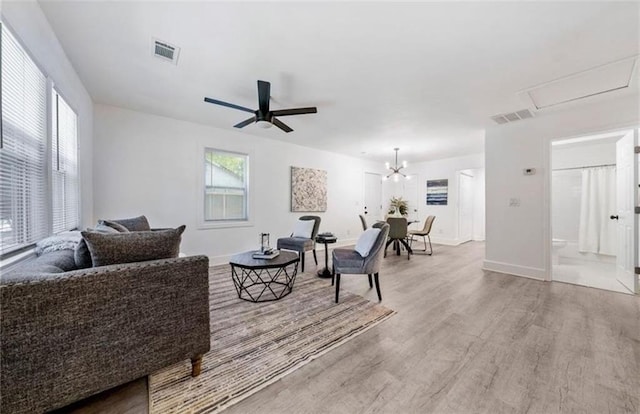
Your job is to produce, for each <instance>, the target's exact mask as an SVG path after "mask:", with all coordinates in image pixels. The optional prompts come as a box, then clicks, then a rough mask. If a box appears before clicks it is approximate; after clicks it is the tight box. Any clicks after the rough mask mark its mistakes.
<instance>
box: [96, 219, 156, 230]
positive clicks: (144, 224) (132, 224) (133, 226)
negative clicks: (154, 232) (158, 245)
mask: <svg viewBox="0 0 640 414" xmlns="http://www.w3.org/2000/svg"><path fill="white" fill-rule="evenodd" d="M105 221H109V222H112V223H117V224H120V225H122V226H124V227H125V228H126V229H127V230H129V231H149V230H151V226H149V221H148V220H147V218H146V217H145V216H139V217H133V218H127V219H118V220H105Z"/></svg>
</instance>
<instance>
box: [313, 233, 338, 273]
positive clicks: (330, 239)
mask: <svg viewBox="0 0 640 414" xmlns="http://www.w3.org/2000/svg"><path fill="white" fill-rule="evenodd" d="M337 241H338V238H337V237H336V236H333V235H332V236H321V235H317V236H316V243H322V244H324V269H322V270H319V271H318V277H323V278H329V277H333V272H331V270H329V244H331V243H335V242H337Z"/></svg>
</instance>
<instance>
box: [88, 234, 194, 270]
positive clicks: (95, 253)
mask: <svg viewBox="0 0 640 414" xmlns="http://www.w3.org/2000/svg"><path fill="white" fill-rule="evenodd" d="M184 229H185V226H180V227H178V228H177V229H169V230H160V231H133V232H130V233H97V232H89V231H83V232H82V237H83V238H84V240H85V241H86V243H87V247H88V248H89V252H90V253H91V261H92V262H93V266H94V267H98V266H107V265H111V264H118V263H133V262H144V261H147V260H156V259H169V258H172V257H178V253H180V241H181V239H182V237H181V236H182V233H183V232H184Z"/></svg>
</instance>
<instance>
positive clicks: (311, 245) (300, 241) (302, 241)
mask: <svg viewBox="0 0 640 414" xmlns="http://www.w3.org/2000/svg"><path fill="white" fill-rule="evenodd" d="M300 220H313V221H314V224H313V231H312V232H311V238H309V239H307V238H306V237H293V234H292V235H291V236H290V237H283V238H280V239H278V245H277V246H278V250H280V249H284V250H292V251H294V252H298V254H299V255H300V270H301V271H302V272H304V253H305V252H308V251H309V250H312V251H313V260H314V261H315V262H316V266H317V265H318V257H317V256H316V236H317V235H318V230H319V229H320V217H318V216H302V217H300Z"/></svg>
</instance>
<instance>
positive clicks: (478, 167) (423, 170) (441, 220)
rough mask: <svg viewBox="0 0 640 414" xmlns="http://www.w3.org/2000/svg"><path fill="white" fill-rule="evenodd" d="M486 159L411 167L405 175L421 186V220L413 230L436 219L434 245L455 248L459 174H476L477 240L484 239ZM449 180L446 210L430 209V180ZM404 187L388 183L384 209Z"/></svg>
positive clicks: (467, 158) (479, 156)
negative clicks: (428, 220) (464, 171)
mask: <svg viewBox="0 0 640 414" xmlns="http://www.w3.org/2000/svg"><path fill="white" fill-rule="evenodd" d="M483 167H484V157H483V155H482V154H475V155H468V156H464V157H455V158H446V159H442V160H436V161H427V162H422V163H416V164H411V165H409V167H407V169H406V174H411V175H415V176H417V177H413V178H412V179H416V178H417V183H418V214H417V216H418V218H419V219H420V221H421V222H420V223H419V224H417V225H413V227H412V228H421V226H422V225H423V224H424V220H425V218H426V217H427V216H430V215H434V216H436V220H435V221H434V222H433V228H432V229H431V238H432V240H433V241H434V242H435V243H440V244H449V245H456V244H459V241H458V209H457V204H458V178H457V175H456V173H457V172H458V171H462V170H473V175H474V180H476V182H477V187H476V188H477V190H478V191H477V192H476V193H475V197H474V239H476V240H483V239H484V171H483V170H482V169H483ZM444 178H446V179H448V180H449V195H448V202H447V205H446V206H428V205H427V202H426V199H427V180H436V179H444ZM401 184H402V183H401V182H400V183H398V184H396V183H394V182H393V181H386V182H385V183H384V185H383V205H384V206H385V208H387V207H388V205H389V203H388V202H389V198H390V197H391V196H392V195H398V194H401V192H400V191H399V190H398V188H399V186H400V185H401Z"/></svg>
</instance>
